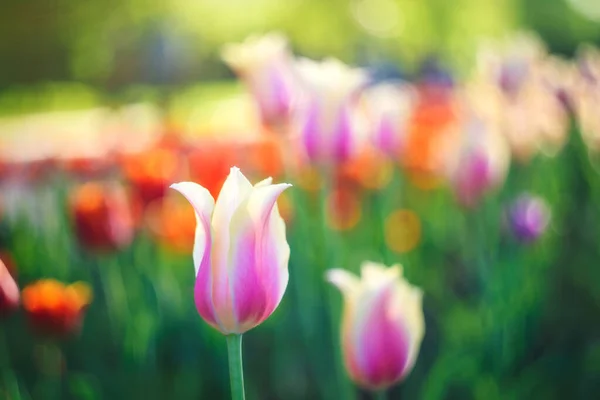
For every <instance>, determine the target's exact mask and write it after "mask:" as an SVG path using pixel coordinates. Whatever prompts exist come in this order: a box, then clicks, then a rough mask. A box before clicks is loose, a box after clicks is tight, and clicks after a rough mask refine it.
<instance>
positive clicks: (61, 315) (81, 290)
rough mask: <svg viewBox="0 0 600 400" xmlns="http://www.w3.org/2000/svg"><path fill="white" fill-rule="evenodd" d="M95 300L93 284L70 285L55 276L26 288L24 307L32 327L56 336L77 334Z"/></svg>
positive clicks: (39, 331) (41, 332)
mask: <svg viewBox="0 0 600 400" xmlns="http://www.w3.org/2000/svg"><path fill="white" fill-rule="evenodd" d="M91 299H92V293H91V289H90V287H89V286H88V285H87V284H85V283H82V282H77V283H74V284H72V285H68V286H67V285H64V284H63V283H61V282H58V281H56V280H54V279H43V280H39V281H37V282H34V283H32V284H30V285H28V286H27V287H25V289H23V307H24V309H25V312H26V313H27V316H28V318H29V321H30V323H31V325H32V327H33V328H34V329H35V330H36V331H37V332H38V333H40V334H43V335H48V336H53V337H65V336H68V335H71V334H74V333H77V332H78V331H79V329H80V328H81V320H82V318H83V314H84V311H85V309H86V308H87V306H88V305H89V304H90V302H91Z"/></svg>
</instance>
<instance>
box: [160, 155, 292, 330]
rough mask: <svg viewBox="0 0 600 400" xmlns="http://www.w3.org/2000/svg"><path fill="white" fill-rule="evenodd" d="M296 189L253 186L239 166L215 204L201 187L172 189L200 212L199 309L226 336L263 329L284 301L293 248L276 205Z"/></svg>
mask: <svg viewBox="0 0 600 400" xmlns="http://www.w3.org/2000/svg"><path fill="white" fill-rule="evenodd" d="M290 186H291V185H289V184H287V183H280V184H277V185H273V184H271V178H268V179H265V180H264V181H262V182H260V183H258V184H256V185H254V186H252V184H251V183H250V182H249V181H248V180H247V179H246V177H245V176H244V175H243V174H242V173H241V172H240V170H239V169H238V168H236V167H233V168H231V171H230V173H229V176H228V177H227V180H226V181H225V183H224V184H223V187H222V189H221V192H220V194H219V197H218V200H217V202H216V204H215V201H214V199H213V197H212V196H211V195H210V193H209V192H208V190H206V189H205V188H204V187H202V186H200V185H198V184H196V183H193V182H180V183H175V184H173V185H171V188H173V189H175V190H177V191H179V192H180V193H181V194H182V195H184V196H185V198H186V199H187V200H188V201H189V202H190V203H191V204H192V206H193V207H194V210H195V211H196V221H197V226H196V237H195V241H194V252H193V258H194V267H195V270H196V284H195V288H194V299H195V302H196V308H197V309H198V312H199V313H200V316H201V317H202V318H203V319H204V320H205V321H206V322H207V323H208V324H209V325H211V326H212V327H214V328H215V329H217V330H219V331H221V332H222V333H223V334H226V335H229V334H241V333H244V332H246V331H248V330H249V329H252V328H254V327H255V326H257V325H259V324H260V323H262V322H263V321H264V320H266V319H267V318H268V317H269V316H270V315H271V314H272V313H273V311H275V308H277V306H278V305H279V302H280V301H281V298H282V297H283V293H284V292H285V288H286V286H287V282H288V260H289V256H290V248H289V245H288V243H287V240H286V234H285V223H284V221H283V219H282V218H281V216H280V215H279V211H278V208H277V203H276V201H277V198H278V197H279V195H280V194H281V193H282V192H283V191H284V190H285V189H287V188H288V187H290Z"/></svg>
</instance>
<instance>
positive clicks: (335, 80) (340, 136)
mask: <svg viewBox="0 0 600 400" xmlns="http://www.w3.org/2000/svg"><path fill="white" fill-rule="evenodd" d="M296 70H297V73H298V77H299V82H300V85H301V86H302V88H303V96H302V100H301V101H299V103H300V105H299V106H298V110H297V119H296V124H297V126H296V129H297V133H298V137H299V139H300V143H301V145H302V147H303V148H304V151H305V153H306V156H307V157H308V159H309V160H310V161H311V162H314V163H318V164H337V163H341V162H344V161H347V160H348V159H350V158H352V156H354V155H355V154H356V153H357V152H358V151H359V150H360V148H361V145H362V144H363V142H364V136H365V135H364V130H365V129H364V122H365V121H364V120H363V119H362V118H361V117H360V115H359V113H358V112H357V104H356V99H357V95H358V94H359V92H360V90H361V88H362V86H363V85H364V84H365V82H366V79H367V77H366V74H365V72H364V71H363V70H361V69H358V68H351V67H349V66H347V65H345V64H343V63H342V62H341V61H338V60H336V59H325V60H323V61H320V62H318V61H313V60H309V59H304V58H303V59H299V60H297V61H296Z"/></svg>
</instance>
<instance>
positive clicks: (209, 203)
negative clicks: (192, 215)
mask: <svg viewBox="0 0 600 400" xmlns="http://www.w3.org/2000/svg"><path fill="white" fill-rule="evenodd" d="M171 189H175V190H177V191H178V192H179V193H181V194H182V195H183V196H184V197H185V198H186V199H187V200H188V201H189V202H190V203H191V205H192V207H194V211H195V212H196V222H197V225H196V235H195V239H194V254H193V259H194V269H195V270H196V275H198V270H199V269H200V265H201V264H202V262H203V259H204V255H205V254H206V253H207V252H208V253H210V245H211V231H210V220H211V215H212V214H213V210H214V207H215V200H214V199H213V197H212V196H211V194H210V192H209V191H208V190H206V189H205V188H204V187H202V186H200V185H198V184H197V183H194V182H180V183H174V184H172V185H171ZM208 265H210V264H208Z"/></svg>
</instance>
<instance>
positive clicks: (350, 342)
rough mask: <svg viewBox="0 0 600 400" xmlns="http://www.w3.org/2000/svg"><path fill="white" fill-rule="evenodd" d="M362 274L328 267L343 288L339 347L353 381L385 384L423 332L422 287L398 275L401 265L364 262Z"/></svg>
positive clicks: (398, 373) (406, 366)
mask: <svg viewBox="0 0 600 400" xmlns="http://www.w3.org/2000/svg"><path fill="white" fill-rule="evenodd" d="M361 273H362V276H361V278H360V279H359V278H358V277H356V276H355V275H353V274H351V273H349V272H348V271H345V270H342V269H334V270H330V271H328V273H327V280H329V281H330V282H331V283H333V284H334V285H335V286H337V287H338V288H339V289H340V290H341V291H342V293H343V294H344V303H345V304H344V314H343V317H342V327H341V336H342V348H343V356H344V362H345V365H346V369H347V371H348V373H349V375H350V377H351V378H352V380H353V381H354V382H356V383H357V384H358V385H360V386H362V387H365V388H367V389H371V390H382V389H387V388H388V387H390V386H392V385H393V384H395V383H397V382H398V381H400V380H401V379H403V378H404V377H406V375H408V373H409V372H410V371H411V370H412V367H413V365H414V363H415V361H416V359H417V356H418V354H419V347H420V345H421V340H422V339H423V335H424V333H425V322H424V316H423V309H422V297H423V295H422V292H421V290H420V289H418V288H416V287H414V286H412V285H410V284H409V283H408V282H407V281H406V280H405V279H404V278H403V277H402V268H401V267H400V266H393V267H390V268H386V267H385V266H383V265H381V264H376V263H373V262H364V263H363V264H362V268H361Z"/></svg>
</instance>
